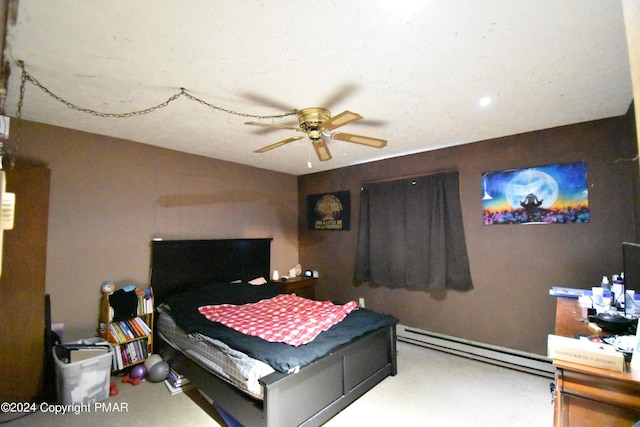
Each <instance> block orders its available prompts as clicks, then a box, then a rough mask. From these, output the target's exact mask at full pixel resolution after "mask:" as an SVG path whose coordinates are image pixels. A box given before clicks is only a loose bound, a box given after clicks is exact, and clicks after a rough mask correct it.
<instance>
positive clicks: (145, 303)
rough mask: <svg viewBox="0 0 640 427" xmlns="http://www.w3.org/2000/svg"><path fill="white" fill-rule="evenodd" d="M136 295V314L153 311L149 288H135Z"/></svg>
mask: <svg viewBox="0 0 640 427" xmlns="http://www.w3.org/2000/svg"><path fill="white" fill-rule="evenodd" d="M135 292H136V296H137V297H138V316H140V315H142V314H150V313H153V297H152V296H151V290H150V289H140V288H136V291H135Z"/></svg>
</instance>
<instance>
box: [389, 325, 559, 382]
mask: <svg viewBox="0 0 640 427" xmlns="http://www.w3.org/2000/svg"><path fill="white" fill-rule="evenodd" d="M396 333H397V337H398V341H403V342H407V343H411V344H416V345H420V346H423V347H427V348H431V349H434V350H440V351H443V352H447V353H451V354H456V355H458V356H464V357H468V358H470V359H476V360H480V361H484V362H487V363H493V364H495V365H500V366H505V367H507V368H511V369H517V370H520V371H525V372H529V373H532V374H537V375H542V376H545V377H550V378H552V377H553V375H554V373H555V368H554V367H553V364H552V363H551V360H550V359H549V358H547V357H544V356H541V355H538V354H534V353H527V352H524V351H519V350H513V349H510V348H506V347H499V346H493V345H490V344H484V343H480V342H475V341H470V340H464V339H461V338H456V337H452V336H449V335H443V334H438V333H435V332H429V331H424V330H422V329H418V328H412V327H410V326H405V325H402V324H400V325H398V326H397V328H396Z"/></svg>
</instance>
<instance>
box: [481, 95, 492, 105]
mask: <svg viewBox="0 0 640 427" xmlns="http://www.w3.org/2000/svg"><path fill="white" fill-rule="evenodd" d="M478 103H479V104H480V106H481V107H488V106H489V104H491V98H490V97H488V96H483V97H482V98H480V100H479V101H478Z"/></svg>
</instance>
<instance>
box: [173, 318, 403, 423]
mask: <svg viewBox="0 0 640 427" xmlns="http://www.w3.org/2000/svg"><path fill="white" fill-rule="evenodd" d="M163 358H165V360H168V361H169V363H170V364H171V365H172V366H174V367H175V368H176V369H178V370H181V371H183V372H184V373H185V375H186V376H187V377H188V378H189V379H190V380H191V381H192V382H194V383H195V384H196V385H197V386H198V387H199V388H200V390H201V391H202V392H203V393H204V394H206V395H207V396H208V397H210V398H211V399H213V400H214V401H215V402H216V404H217V405H219V406H220V407H221V408H223V409H224V410H225V411H226V412H227V413H229V414H230V415H231V416H233V417H234V418H235V419H236V420H237V421H238V422H239V423H241V424H242V425H244V426H246V427H254V426H256V427H257V426H263V427H286V426H298V425H302V426H305V427H311V426H319V425H321V424H322V423H324V422H326V421H327V420H329V419H330V418H331V417H333V416H334V415H335V414H337V413H338V412H340V411H341V410H343V409H344V408H346V407H347V406H348V405H349V404H351V403H352V402H353V401H355V400H356V399H357V398H359V397H360V396H362V395H363V394H364V393H366V392H367V391H369V390H370V389H371V388H373V387H374V386H375V385H376V384H378V383H379V382H381V381H382V380H383V379H385V378H386V377H387V376H389V375H392V376H393V375H396V373H397V361H396V331H395V326H390V327H386V328H381V329H378V330H376V331H373V332H370V333H368V334H367V335H364V336H363V337H361V338H359V339H357V340H355V341H353V342H351V343H349V344H346V345H344V346H341V347H339V348H338V349H337V350H336V351H334V352H332V353H331V354H329V355H327V356H325V357H323V358H321V359H319V360H317V361H315V362H313V363H311V364H309V365H307V366H305V367H304V368H302V369H300V371H299V372H297V373H292V374H283V373H280V372H274V373H272V374H270V375H267V376H266V377H264V378H262V379H261V380H260V382H261V384H262V385H263V387H264V400H263V401H259V400H255V399H253V398H251V397H249V396H248V395H246V394H244V393H243V392H241V391H239V390H237V389H236V388H235V387H233V386H232V385H230V384H229V383H227V382H226V381H224V380H222V379H220V378H218V377H217V376H215V375H213V374H211V373H209V372H208V371H207V370H205V369H204V368H202V367H201V366H200V365H198V364H197V363H195V362H193V361H192V360H190V359H189V358H187V357H186V356H184V355H183V354H182V353H179V352H176V351H168V352H167V353H166V354H163Z"/></svg>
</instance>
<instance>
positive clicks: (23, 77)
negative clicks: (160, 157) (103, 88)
mask: <svg viewBox="0 0 640 427" xmlns="http://www.w3.org/2000/svg"><path fill="white" fill-rule="evenodd" d="M17 64H18V66H19V67H20V69H21V70H22V74H21V80H20V98H19V100H18V108H17V111H16V118H17V119H18V128H17V137H16V141H15V142H14V146H13V149H12V150H11V152H10V153H9V156H10V163H11V167H12V168H13V167H14V166H15V152H16V150H17V147H18V144H19V142H20V136H21V135H20V119H21V118H22V106H23V104H24V94H25V88H26V83H27V82H29V83H31V84H33V85H34V86H36V87H38V88H40V89H41V90H42V91H43V92H44V93H46V94H47V95H49V96H50V97H52V98H53V99H55V100H56V101H58V102H60V103H62V104H64V105H65V106H67V107H68V108H70V109H72V110H75V111H79V112H82V113H87V114H91V115H92V116H96V117H106V118H128V117H134V116H141V115H144V114H149V113H152V112H154V111H155V110H159V109H161V108H164V107H166V106H167V105H169V104H170V103H171V102H173V101H175V100H177V99H178V98H180V97H183V96H184V97H185V98H187V99H189V100H191V101H195V102H197V103H199V104H202V105H204V106H206V107H209V108H210V109H212V110H214V111H220V112H223V113H227V114H233V115H236V116H242V117H251V118H255V119H278V118H282V117H288V116H293V115H296V114H298V112H297V111H290V112H286V113H280V114H272V115H258V114H248V113H242V112H238V111H234V110H230V109H227V108H223V107H220V106H217V105H214V104H211V103H210V102H207V101H205V100H203V99H200V98H198V97H196V96H194V95H192V94H190V93H189V92H187V90H186V89H185V88H183V87H181V88H180V91H179V92H176V93H174V94H173V95H171V96H170V97H169V98H167V99H166V100H165V101H163V102H161V103H159V104H157V105H153V106H151V107H147V108H143V109H140V110H135V111H127V112H124V113H105V112H101V111H97V110H92V109H90V108H85V107H80V106H78V105H76V104H74V103H72V102H70V101H67V100H66V99H64V98H62V97H61V96H59V95H56V94H55V93H53V92H52V91H51V90H49V89H48V88H47V87H46V86H44V85H43V84H42V83H40V81H38V79H36V78H35V77H33V76H32V75H31V74H29V72H28V71H27V70H26V69H25V64H24V61H22V60H18V61H17Z"/></svg>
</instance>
